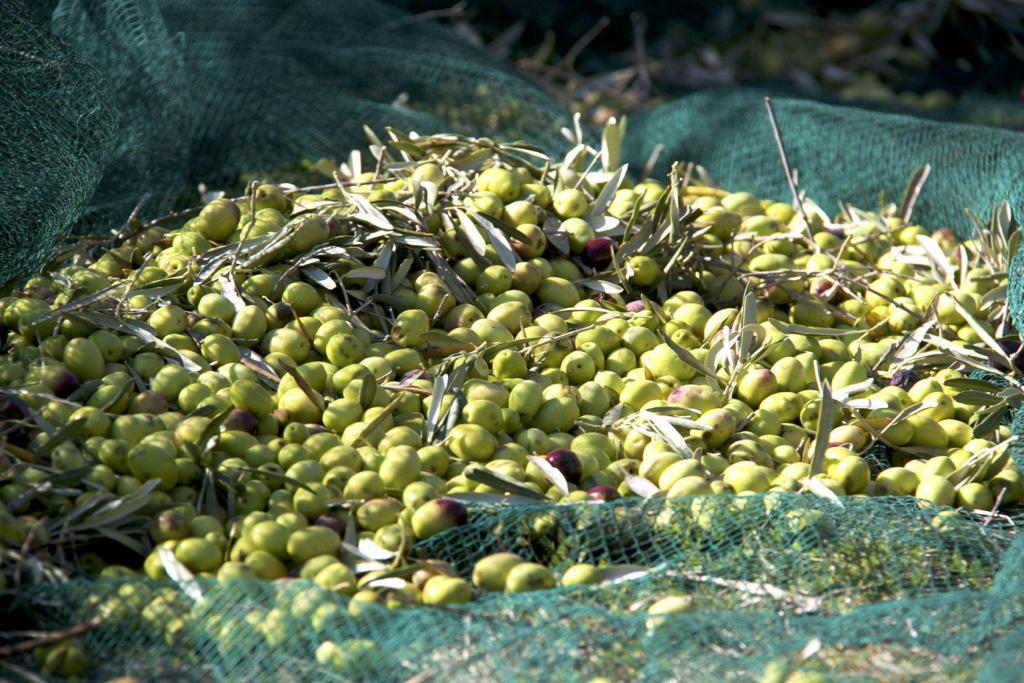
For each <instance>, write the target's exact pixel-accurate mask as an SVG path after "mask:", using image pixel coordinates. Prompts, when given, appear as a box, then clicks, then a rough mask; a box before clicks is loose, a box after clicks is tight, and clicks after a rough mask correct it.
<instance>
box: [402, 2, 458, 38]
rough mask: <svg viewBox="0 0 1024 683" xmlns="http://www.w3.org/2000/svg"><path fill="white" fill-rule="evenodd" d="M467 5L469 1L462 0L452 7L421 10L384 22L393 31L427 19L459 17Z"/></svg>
mask: <svg viewBox="0 0 1024 683" xmlns="http://www.w3.org/2000/svg"><path fill="white" fill-rule="evenodd" d="M466 7H468V3H466V2H465V0H460V1H459V2H457V3H455V4H454V5H452V6H451V7H447V8H444V9H432V10H427V11H426V12H420V13H419V14H412V15H410V16H407V17H402V18H401V19H395V20H394V21H389V22H388V23H386V24H384V28H385V29H387V30H389V31H392V30H394V29H396V28H399V27H401V26H406V25H408V24H419V23H422V22H426V21H435V20H437V19H459V18H461V17H462V16H463V15H464V14H465V13H466Z"/></svg>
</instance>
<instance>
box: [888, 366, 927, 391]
mask: <svg viewBox="0 0 1024 683" xmlns="http://www.w3.org/2000/svg"><path fill="white" fill-rule="evenodd" d="M919 381H921V375H920V373H917V372H914V371H913V370H897V371H896V372H894V373H892V379H890V380H889V386H891V387H899V388H900V389H903V390H904V391H906V390H907V389H910V387H912V386H914V385H915V384H917V382H919Z"/></svg>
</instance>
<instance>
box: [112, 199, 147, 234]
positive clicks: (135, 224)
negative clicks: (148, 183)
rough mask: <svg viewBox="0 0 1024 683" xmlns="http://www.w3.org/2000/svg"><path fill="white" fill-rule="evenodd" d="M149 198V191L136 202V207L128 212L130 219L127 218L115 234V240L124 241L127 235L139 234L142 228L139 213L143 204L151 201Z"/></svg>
mask: <svg viewBox="0 0 1024 683" xmlns="http://www.w3.org/2000/svg"><path fill="white" fill-rule="evenodd" d="M149 198H150V193H149V192H146V193H144V194H143V195H142V196H141V197H139V201H138V203H136V204H135V208H134V209H132V212H131V213H130V214H128V219H127V220H125V222H124V225H123V226H121V229H120V230H118V231H117V233H116V234H115V235H114V239H115V240H118V241H124V240H125V239H126V238H127V237H130V236H132V235H134V234H137V233H138V232H139V230H141V227H142V226H141V225H140V224H139V213H141V211H142V207H143V205H145V203H146V202H148V201H149ZM133 228H134V229H133Z"/></svg>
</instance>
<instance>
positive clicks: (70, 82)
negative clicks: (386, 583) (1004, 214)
mask: <svg viewBox="0 0 1024 683" xmlns="http://www.w3.org/2000/svg"><path fill="white" fill-rule="evenodd" d="M42 5H45V3H40V4H39V5H34V6H32V7H31V8H30V9H29V8H27V7H22V6H21V5H19V4H18V3H17V2H7V3H6V4H5V5H4V6H3V9H2V11H0V19H2V21H0V82H2V83H3V86H4V92H5V96H4V98H3V99H2V100H0V187H2V188H3V189H2V191H0V230H2V231H3V235H4V241H3V244H2V247H0V249H2V252H0V275H2V277H3V278H4V279H7V278H10V277H13V276H17V275H24V274H25V273H26V272H29V271H30V270H31V269H33V268H35V267H36V266H38V265H39V264H40V263H41V262H42V260H43V259H44V258H45V255H46V254H48V253H50V251H51V250H52V248H53V246H54V245H55V244H56V242H57V241H58V240H59V238H60V236H61V235H62V234H64V233H66V232H67V231H68V230H70V229H72V228H73V227H75V226H79V227H81V228H83V229H91V230H106V229H109V228H111V227H113V226H116V224H117V222H119V221H123V220H124V218H125V217H126V215H127V214H128V212H129V211H130V210H131V208H132V207H133V206H135V204H136V203H137V202H138V201H139V199H140V198H141V197H142V196H143V195H144V194H147V193H148V195H149V198H148V200H147V201H146V203H145V204H144V205H143V209H142V215H143V216H146V215H156V214H158V213H160V212H162V211H165V210H166V209H167V208H169V207H172V206H174V205H176V204H178V203H179V202H181V201H183V200H182V197H183V196H188V195H189V193H191V192H193V191H194V190H193V188H194V187H195V185H196V184H197V183H198V182H201V181H202V182H206V183H209V184H211V185H213V186H216V185H218V184H223V183H230V182H232V181H233V179H234V178H235V177H237V176H238V174H239V173H241V172H244V171H252V170H258V169H264V168H274V167H277V166H279V165H280V164H282V163H286V162H294V161H295V160H297V159H304V158H309V159H317V158H319V157H321V156H325V157H337V156H338V155H339V154H343V153H344V152H345V151H346V150H347V149H349V148H351V147H353V146H359V145H361V144H363V143H364V142H365V136H364V134H363V131H362V126H363V124H369V125H371V126H372V127H373V128H375V129H377V130H380V129H382V128H383V127H384V126H388V125H390V126H395V127H397V128H402V129H417V130H421V131H435V130H449V129H454V130H458V131H462V132H466V133H470V134H486V135H501V136H503V137H513V138H524V139H527V140H530V141H532V142H534V143H536V144H539V145H541V146H544V147H546V148H547V149H549V150H554V151H557V150H558V148H559V147H561V146H563V145H564V141H562V140H561V139H560V138H559V136H558V134H557V130H558V128H559V126H561V125H565V124H567V123H568V117H567V115H566V112H564V111H563V110H562V109H561V108H560V107H559V106H558V105H557V104H555V103H554V102H553V101H552V100H551V99H550V98H548V97H547V96H546V95H545V94H544V93H543V92H542V91H540V90H539V89H537V88H535V87H534V86H532V85H531V84H529V83H527V82H526V81H525V80H523V79H522V78H520V77H519V76H516V75H515V74H514V73H513V72H512V71H511V70H510V69H508V68H507V67H505V66H503V65H502V64H501V63H499V62H497V61H496V60H494V59H492V58H491V57H489V56H488V55H487V54H486V53H484V52H483V51H482V50H480V49H479V48H477V47H475V46H473V45H471V44H469V43H467V42H465V41H463V40H462V39H461V38H459V37H458V36H456V35H455V34H453V33H452V32H450V31H448V30H445V29H443V28H441V27H439V26H436V25H433V24H430V23H427V22H422V21H417V22H415V23H410V22H409V21H408V17H407V15H406V14H404V13H402V12H400V11H399V10H396V9H393V8H389V7H387V6H384V5H380V4H376V3H345V4H340V3H337V2H333V1H328V0H305V1H302V2H295V3H279V2H271V1H270V0H265V1H264V2H258V1H251V2H234V3H206V4H203V5H201V6H197V4H196V3H194V2H192V1H191V0H160V1H158V0H62V1H61V2H59V3H56V5H55V6H45V7H42ZM51 10H52V11H51ZM40 19H42V22H41V21H40ZM775 108H776V112H777V114H778V118H779V123H780V125H781V127H782V130H783V135H784V138H785V142H786V147H787V151H788V153H789V157H790V161H791V163H792V164H793V166H794V167H795V168H797V169H798V170H799V178H800V185H801V187H802V188H803V189H805V190H807V191H808V194H809V195H810V196H811V197H813V198H815V199H816V200H817V201H818V202H819V203H821V204H822V205H823V206H826V207H828V208H830V209H831V208H832V207H833V205H834V203H835V201H836V200H840V199H842V200H845V201H850V202H851V203H854V204H858V203H859V204H862V205H865V206H868V207H870V206H873V205H874V204H875V202H877V198H878V193H879V192H880V191H885V192H887V193H888V195H887V196H888V197H889V198H890V199H898V196H899V194H900V193H901V192H902V190H903V187H904V184H905V183H906V181H907V179H908V178H909V176H910V174H911V172H912V171H913V170H914V169H915V168H917V167H919V166H921V165H922V164H925V163H928V164H931V166H932V176H931V178H930V179H929V180H928V183H927V184H926V186H925V189H924V192H923V193H922V195H921V198H920V200H919V201H918V204H917V209H916V213H915V216H916V217H917V218H919V219H920V220H921V221H922V222H924V223H925V224H926V225H928V226H930V227H933V228H934V227H939V226H943V225H948V226H950V227H953V228H954V229H956V230H957V231H958V232H959V233H960V234H965V233H966V232H967V231H969V229H970V228H969V226H970V223H969V221H967V219H966V218H965V215H964V212H963V210H964V208H970V209H972V210H973V211H975V212H976V213H978V214H979V215H985V214H987V213H988V211H989V210H990V209H991V207H992V206H993V205H994V204H995V203H997V202H998V201H1001V200H1004V199H1009V200H1010V202H1011V205H1012V206H1013V208H1014V209H1015V210H1018V211H1019V210H1020V209H1021V208H1022V192H1024V190H1022V185H1021V178H1022V177H1024V138H1022V137H1021V134H1017V133H1011V132H1007V131H999V130H995V129H988V128H976V127H970V126H963V125H955V124H948V123H939V122H931V121H922V120H918V119H914V118H910V117H907V116H898V115H889V114H883V113H878V112H868V111H864V110H859V109H852V108H839V107H834V106H829V105H823V104H818V103H812V102H806V101H798V100H785V99H779V100H776V102H775ZM628 141H629V145H630V147H629V149H628V150H627V152H628V156H629V158H630V160H631V161H632V163H633V164H634V168H636V167H638V166H642V164H643V162H644V160H645V159H646V158H647V156H648V155H649V154H650V152H651V151H652V150H653V148H654V146H655V144H657V143H661V144H663V145H664V146H665V149H664V151H663V153H662V155H661V160H662V162H661V163H662V166H661V169H662V170H663V169H664V163H666V162H667V161H668V160H675V159H689V160H693V161H695V162H698V163H700V164H702V165H703V166H705V167H706V168H707V169H708V170H709V171H710V173H711V174H712V175H713V176H714V177H715V178H717V179H718V180H720V181H722V182H724V183H727V184H729V185H731V186H734V187H737V188H743V189H750V190H753V191H756V192H759V193H761V194H762V195H764V196H776V197H786V196H787V188H786V185H785V182H784V177H783V175H782V171H781V168H780V165H779V160H778V155H777V151H776V149H775V143H774V141H773V139H772V137H771V134H770V129H769V127H768V122H767V118H766V116H765V113H764V109H763V105H762V102H761V99H760V93H757V92H753V91H736V92H732V93H721V92H716V93H700V94H696V95H692V96H689V97H687V98H684V99H682V100H679V101H677V102H673V103H671V104H667V105H664V106H663V107H661V108H659V109H657V110H654V111H652V112H650V113H648V114H646V115H643V116H638V117H636V118H634V119H633V120H632V122H631V124H630V133H629V138H628ZM1021 268H1024V264H1022V263H1021V261H1020V258H1017V259H1015V261H1014V263H1013V268H1012V271H1011V287H1010V292H1009V297H1010V299H1011V302H1012V309H1013V311H1014V318H1015V321H1016V322H1017V324H1018V326H1020V325H1021V324H1022V323H1024V315H1022V313H1024V291H1021V288H1020V283H1021V282H1024V280H1022V277H1021V276H1022V275H1024V273H1022V272H1021ZM1013 429H1014V432H1015V433H1018V434H1024V418H1022V417H1021V416H1018V417H1017V419H1016V420H1015V422H1014V424H1013ZM1013 457H1014V459H1015V461H1016V462H1017V464H1018V466H1020V467H1024V452H1022V451H1021V449H1019V448H1018V449H1016V450H1015V451H1014V452H1013ZM936 512H937V511H936V510H935V509H934V508H922V507H919V506H918V505H917V504H916V502H915V501H908V500H901V499H888V498H875V499H865V500H858V499H849V500H844V507H842V508H838V507H835V506H833V505H831V504H830V503H827V502H826V501H822V500H819V499H816V498H810V497H796V496H778V497H765V496H757V497H751V498H747V499H736V498H731V497H724V496H723V497H719V498H715V499H706V500H701V501H699V502H695V501H690V500H686V499H683V500H677V501H673V502H666V501H657V502H647V503H644V502H642V501H635V500H631V501H624V502H621V503H615V504H605V505H599V506H590V505H581V506H561V507H556V506H511V507H484V506H477V507H474V508H472V510H471V518H470V522H469V524H467V525H466V526H464V527H460V528H458V529H455V530H451V531H449V532H446V533H444V534H443V535H440V536H437V537H435V538H432V539H430V541H429V542H427V543H425V544H424V545H423V547H421V548H419V551H420V552H421V553H422V554H423V555H424V556H426V555H430V556H435V557H441V558H444V559H447V560H449V561H450V562H452V563H453V564H454V565H455V566H456V567H457V568H458V569H459V570H460V571H461V572H462V573H464V574H465V573H466V572H468V571H469V569H470V567H471V566H472V562H473V561H474V560H475V559H477V558H479V557H480V556H482V555H483V554H485V553H487V552H492V551H495V550H499V549H501V550H514V551H516V552H518V553H520V554H522V555H523V556H524V557H527V558H531V559H538V560H543V561H545V562H549V563H551V564H553V565H555V566H556V567H564V566H567V565H568V564H571V563H573V562H580V561H589V562H597V563H601V562H607V563H613V564H636V565H640V566H642V567H643V573H642V574H640V575H639V576H632V577H630V576H626V577H624V578H623V579H621V580H620V581H618V582H615V583H611V584H606V585H603V586H600V587H595V588H578V589H560V590H556V591H549V592H543V593H539V594H533V595H518V596H490V597H486V598H483V599H480V600H478V601H476V602H474V603H471V604H469V605H468V606H465V607H459V608H444V609H442V608H417V609H397V610H387V609H383V608H379V607H366V608H364V611H363V612H362V613H361V615H359V616H351V615H350V614H349V611H348V609H347V605H346V601H345V600H344V599H342V598H339V597H338V596H336V595H334V594H330V593H326V592H323V591H320V590H319V589H316V588H315V587H313V586H312V585H311V584H309V583H307V582H303V581H293V582H286V583H275V584H269V583H262V584H237V583H231V584H223V585H210V584H202V585H201V590H202V592H203V598H202V600H200V601H199V602H195V601H194V599H193V598H192V597H189V596H188V595H187V594H186V592H185V591H183V590H182V589H181V587H179V586H173V585H167V586H161V585H159V584H148V585H139V584H138V583H137V582H132V583H130V584H129V583H118V582H114V581H108V582H103V583H92V582H88V581H84V580H76V581H73V582H71V583H69V584H63V585H61V586H58V587H55V586H51V585H44V586H40V587H38V588H36V589H34V590H32V591H23V592H22V593H21V594H20V600H21V602H20V605H21V607H19V608H18V609H15V610H14V611H12V613H11V614H12V615H14V617H15V618H16V619H24V618H27V615H29V614H31V616H32V618H33V619H34V621H35V623H34V624H33V626H37V627H53V628H61V627H65V626H67V625H69V624H77V623H85V622H88V621H89V620H91V619H93V618H94V617H99V618H100V619H101V626H99V627H98V628H94V629H92V630H91V631H89V632H88V633H87V634H86V635H85V636H83V637H84V639H85V640H86V642H87V643H88V644H89V649H90V651H92V652H93V653H96V656H95V665H96V668H94V669H93V670H92V672H91V673H90V676H93V677H95V678H98V679H103V678H104V677H111V676H115V675H126V674H127V675H133V676H136V677H138V678H140V679H145V680H168V679H175V680H281V679H284V680H308V679H312V678H325V679H326V678H334V679H337V680H367V681H371V680H372V681H389V680H424V681H425V680H510V681H529V680H537V679H539V678H541V677H545V678H548V679H551V680H577V679H586V678H588V677H592V676H607V677H608V678H609V679H611V680H632V679H637V678H645V679H649V680H665V679H670V678H672V679H676V680H708V679H730V680H732V679H735V680H765V681H782V680H785V679H786V676H787V672H788V671H789V669H794V670H795V669H799V670H800V671H812V670H817V671H827V672H830V673H829V679H835V680H851V681H852V680H865V679H869V678H874V679H878V680H935V679H948V680H987V681H1007V680H1014V679H1015V678H1017V677H1018V676H1019V671H1020V666H1021V663H1022V658H1024V629H1022V628H1021V626H1020V620H1021V619H1022V618H1024V545H1022V543H1024V540H1022V539H1020V538H1019V535H1018V534H1017V533H1016V529H1017V527H1016V526H1015V524H1014V521H1017V522H1018V523H1019V521H1020V520H1014V519H1009V518H1008V519H1005V520H1003V521H999V522H994V523H986V522H985V521H984V520H981V519H969V518H967V517H963V518H954V519H943V520H942V521H941V523H933V522H934V521H935V519H936ZM674 590H685V591H686V592H687V593H689V594H691V595H693V596H694V597H695V605H694V606H695V611H694V612H693V613H690V614H683V615H677V616H673V617H668V618H664V619H655V620H651V619H649V618H648V617H647V616H646V615H645V614H643V610H642V609H640V610H639V612H636V611H631V610H633V609H634V608H637V607H642V606H644V605H646V604H648V603H649V602H650V601H652V600H653V599H654V598H656V597H660V596H662V595H664V594H666V593H669V592H672V591H674ZM160 591H162V592H163V594H162V597H161V593H160ZM300 593H301V594H303V595H302V597H301V598H300V597H299V594H300ZM157 597H160V600H159V601H157V603H156V604H157V607H153V606H152V605H153V604H154V598H157ZM323 605H335V606H336V607H337V609H335V610H332V609H330V608H323V607H322V606H323ZM144 607H148V611H147V610H146V609H144ZM22 608H23V609H24V610H25V611H21V610H22ZM314 613H315V614H319V615H320V616H318V617H316V618H315V619H314V618H313V616H314ZM5 625H6V622H5ZM19 626H21V624H20V623H18V624H15V625H14V627H19ZM26 626H27V624H26ZM325 639H330V640H334V641H337V642H339V643H342V644H344V645H345V648H346V649H345V650H344V651H343V652H342V653H341V655H338V656H337V657H335V658H333V659H332V660H331V661H328V662H326V663H322V662H319V661H318V660H317V659H316V657H315V656H314V653H315V651H316V649H317V647H318V645H319V644H320V643H321V642H322V641H323V640H325ZM815 642H817V643H818V645H815ZM809 645H813V646H814V647H819V646H820V648H821V649H820V651H818V652H817V653H816V654H814V656H811V657H810V658H809V659H808V661H807V662H806V663H803V664H801V663H799V661H798V660H799V658H798V653H800V652H801V651H802V650H804V651H805V652H806V651H809V650H805V648H808V646H809ZM814 647H812V648H811V649H812V650H813V649H814ZM18 665H19V666H25V665H26V662H25V661H23V660H18ZM28 666H29V667H31V664H30V663H29V664H28ZM5 675H6V674H5ZM790 680H798V679H796V678H791V679H790ZM802 680H817V679H813V678H804V679H802Z"/></svg>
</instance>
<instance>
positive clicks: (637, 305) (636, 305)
mask: <svg viewBox="0 0 1024 683" xmlns="http://www.w3.org/2000/svg"><path fill="white" fill-rule="evenodd" d="M626 310H627V311H629V312H630V313H639V312H640V311H646V310H647V304H645V303H644V302H643V301H640V300H639V299H637V300H636V301H630V302H629V303H628V304H626Z"/></svg>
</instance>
